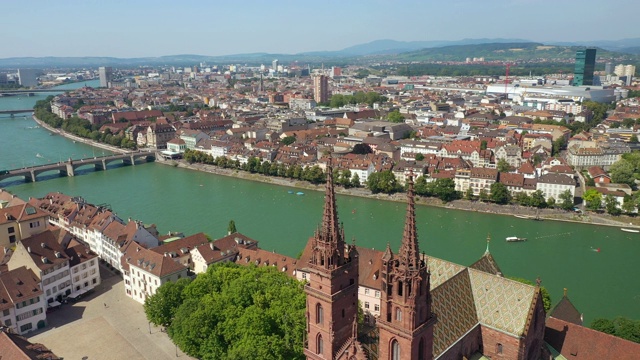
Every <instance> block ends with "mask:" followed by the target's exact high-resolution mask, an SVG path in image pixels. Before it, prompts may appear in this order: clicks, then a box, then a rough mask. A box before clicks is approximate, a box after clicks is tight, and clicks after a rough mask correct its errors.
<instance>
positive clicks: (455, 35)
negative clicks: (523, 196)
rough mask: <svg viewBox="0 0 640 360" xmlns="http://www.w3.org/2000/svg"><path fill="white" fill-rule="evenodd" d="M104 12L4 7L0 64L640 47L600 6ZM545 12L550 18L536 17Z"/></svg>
mask: <svg viewBox="0 0 640 360" xmlns="http://www.w3.org/2000/svg"><path fill="white" fill-rule="evenodd" d="M108 4H109V5H108V6H105V4H104V3H102V2H98V1H93V0H92V1H79V0H72V1H66V2H65V3H63V4H60V3H51V2H46V1H34V2H29V3H24V2H10V3H7V4H4V10H5V11H4V13H5V14H9V16H7V17H5V19H4V20H3V22H2V24H0V31H2V33H3V34H5V39H4V41H3V45H4V46H3V47H2V48H0V58H10V57H42V56H69V57H74V56H112V57H125V58H126V57H147V56H163V55H173V54H201V55H209V56H219V55H230V54H244V53H257V52H266V53H274V54H277V53H282V54H296V53H302V52H308V51H337V50H341V49H344V48H347V47H350V46H354V45H358V44H363V43H368V42H371V41H375V40H380V39H393V40H398V41H434V40H444V41H447V40H449V41H455V40H461V39H465V38H518V39H526V40H530V41H536V42H543V43H549V42H563V41H564V42H580V41H599V40H619V39H625V38H636V37H640V29H639V28H637V27H635V26H634V24H633V22H631V21H628V22H624V21H615V22H610V21H606V20H605V19H606V18H607V17H606V16H604V15H605V14H610V15H613V13H614V12H613V13H612V11H613V10H612V9H611V7H610V6H609V5H607V4H606V3H605V2H601V1H597V0H586V1H574V0H570V1H563V2H557V1H555V2H552V1H550V0H538V1H533V0H516V1H506V0H489V1H483V2H476V1H471V0H453V1H450V2H447V3H446V4H444V3H441V2H437V3H431V2H419V1H413V0H410V1H405V2H403V3H401V4H398V3H390V2H383V1H377V0H375V1H367V2H363V1H356V2H344V3H341V2H338V1H335V0H329V1H324V2H321V3H319V4H317V5H315V6H313V7H311V6H309V5H306V4H305V5H303V6H300V4H299V3H298V2H294V1H289V0H286V1H276V2H269V3H266V2H259V1H256V0H249V1H245V2H243V4H242V6H239V5H237V4H233V3H216V4H212V3H208V2H204V1H201V0H189V1H184V2H179V3H178V2H169V1H154V2H151V1H137V2H135V3H130V2H124V1H121V0H116V1H113V2H110V3H108ZM549 8H553V9H554V11H552V12H547V13H544V12H543V13H541V12H540V11H541V10H542V9H549ZM616 8H617V9H624V11H625V12H631V13H633V12H634V10H635V11H638V10H640V3H638V2H637V1H634V0H621V1H620V2H619V4H617V6H616ZM456 21H459V22H458V23H456ZM599 25H600V26H599Z"/></svg>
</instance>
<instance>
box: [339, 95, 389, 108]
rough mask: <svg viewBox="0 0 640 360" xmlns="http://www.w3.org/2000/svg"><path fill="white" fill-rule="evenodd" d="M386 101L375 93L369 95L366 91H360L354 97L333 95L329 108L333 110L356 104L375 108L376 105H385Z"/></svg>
mask: <svg viewBox="0 0 640 360" xmlns="http://www.w3.org/2000/svg"><path fill="white" fill-rule="evenodd" d="M385 101H387V98H386V97H384V96H382V95H380V94H378V93H377V92H375V91H369V92H367V93H365V92H364V91H358V92H356V93H355V94H353V95H342V94H334V95H332V96H331V99H330V100H329V106H330V107H332V108H339V107H343V106H345V105H355V104H368V105H369V106H373V104H374V103H383V102H385Z"/></svg>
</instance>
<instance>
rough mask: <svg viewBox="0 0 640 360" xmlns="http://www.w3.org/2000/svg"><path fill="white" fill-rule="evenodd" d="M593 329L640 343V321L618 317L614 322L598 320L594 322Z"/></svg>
mask: <svg viewBox="0 0 640 360" xmlns="http://www.w3.org/2000/svg"><path fill="white" fill-rule="evenodd" d="M591 328H592V329H594V330H597V331H601V332H603V333H605V334H609V335H613V336H617V337H619V338H622V339H626V340H629V341H633V342H635V343H640V320H631V319H627V318H625V317H621V316H620V317H617V318H615V319H613V320H609V319H604V318H598V319H595V320H593V322H592V323H591Z"/></svg>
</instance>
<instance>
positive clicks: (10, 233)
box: [0, 202, 47, 248]
mask: <svg viewBox="0 0 640 360" xmlns="http://www.w3.org/2000/svg"><path fill="white" fill-rule="evenodd" d="M7 204H8V202H7ZM46 227H47V214H46V213H45V212H44V211H42V210H39V209H37V208H35V207H34V206H32V205H31V204H26V203H23V204H20V205H14V206H9V207H5V208H2V207H0V246H3V247H6V248H8V247H11V246H13V244H15V243H16V242H19V241H20V240H22V239H24V238H28V237H30V236H31V235H35V234H38V233H41V232H43V231H45V230H46Z"/></svg>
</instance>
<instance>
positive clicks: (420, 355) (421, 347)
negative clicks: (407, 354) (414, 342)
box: [418, 339, 424, 360]
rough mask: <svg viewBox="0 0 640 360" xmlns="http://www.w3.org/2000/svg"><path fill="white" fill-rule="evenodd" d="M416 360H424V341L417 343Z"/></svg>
mask: <svg viewBox="0 0 640 360" xmlns="http://www.w3.org/2000/svg"><path fill="white" fill-rule="evenodd" d="M418 360H424V339H420V342H419V343H418Z"/></svg>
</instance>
